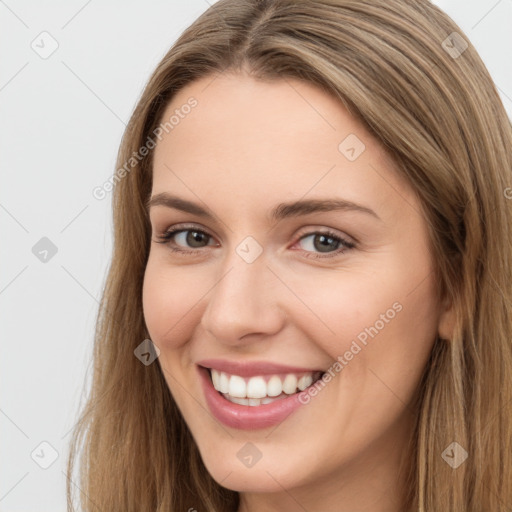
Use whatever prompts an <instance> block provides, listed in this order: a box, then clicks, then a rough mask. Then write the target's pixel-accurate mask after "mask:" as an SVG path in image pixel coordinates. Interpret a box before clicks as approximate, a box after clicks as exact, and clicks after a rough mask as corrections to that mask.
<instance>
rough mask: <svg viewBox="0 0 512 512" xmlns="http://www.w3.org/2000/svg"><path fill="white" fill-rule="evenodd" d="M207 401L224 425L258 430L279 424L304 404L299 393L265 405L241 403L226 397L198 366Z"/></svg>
mask: <svg viewBox="0 0 512 512" xmlns="http://www.w3.org/2000/svg"><path fill="white" fill-rule="evenodd" d="M198 370H199V375H200V378H201V383H202V386H203V390H204V394H205V397H206V402H207V404H208V407H209V408H210V411H211V412H212V414H213V415H214V416H215V418H217V419H218V420H219V421H220V422H222V423H223V424H224V425H226V426H228V427H231V428H237V429H242V430H256V429H261V428H267V427H271V426H273V425H277V424H278V423H281V422H282V421H283V420H285V419H286V418H287V417H288V416H289V415H290V414H292V413H293V412H294V411H296V410H297V409H298V408H299V407H300V406H301V405H304V404H302V403H301V402H300V401H299V396H300V392H299V393H295V394H293V395H290V396H289V397H287V398H283V399H281V400H276V401H275V402H272V403H270V404H265V405H256V406H250V405H239V404H235V403H233V402H230V401H229V400H227V399H226V398H224V397H223V396H222V395H221V394H220V393H219V392H218V391H217V390H216V389H215V388H214V387H213V383H212V381H211V379H210V373H209V371H208V370H207V369H206V368H203V367H201V366H198Z"/></svg>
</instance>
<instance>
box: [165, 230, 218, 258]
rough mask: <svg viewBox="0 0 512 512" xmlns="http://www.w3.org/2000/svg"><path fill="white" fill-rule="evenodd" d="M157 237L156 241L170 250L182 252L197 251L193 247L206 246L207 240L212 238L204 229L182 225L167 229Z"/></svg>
mask: <svg viewBox="0 0 512 512" xmlns="http://www.w3.org/2000/svg"><path fill="white" fill-rule="evenodd" d="M157 238H158V240H157V243H160V244H167V245H168V246H169V248H170V249H171V251H175V252H180V253H182V254H190V253H196V252H197V251H196V250H194V249H201V248H203V247H207V246H208V242H209V241H210V240H213V238H212V236H211V235H209V234H208V233H206V232H205V231H202V230H200V229H196V228H192V227H189V228H187V227H183V226H177V227H175V228H173V229H169V230H168V231H166V232H165V233H162V234H161V235H159V236H158V237H157ZM205 242H206V244H205ZM212 245H215V244H212ZM183 247H185V248H183ZM187 247H191V248H192V250H188V249H186V248H187Z"/></svg>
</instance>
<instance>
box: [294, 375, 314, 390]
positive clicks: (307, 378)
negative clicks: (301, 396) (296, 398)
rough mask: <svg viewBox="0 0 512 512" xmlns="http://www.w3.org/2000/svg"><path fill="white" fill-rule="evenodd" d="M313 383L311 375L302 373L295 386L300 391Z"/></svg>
mask: <svg viewBox="0 0 512 512" xmlns="http://www.w3.org/2000/svg"><path fill="white" fill-rule="evenodd" d="M311 384H313V377H311V375H303V376H302V377H301V378H300V379H299V382H298V383H297V386H298V387H299V389H300V390H301V391H304V390H305V389H306V388H309V386H311Z"/></svg>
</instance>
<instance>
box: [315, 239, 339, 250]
mask: <svg viewBox="0 0 512 512" xmlns="http://www.w3.org/2000/svg"><path fill="white" fill-rule="evenodd" d="M318 239H320V240H321V245H317V244H315V249H318V250H319V251H320V252H328V250H325V249H329V244H332V243H334V244H337V241H336V240H335V239H334V238H332V237H330V236H327V235H318ZM334 249H336V247H334Z"/></svg>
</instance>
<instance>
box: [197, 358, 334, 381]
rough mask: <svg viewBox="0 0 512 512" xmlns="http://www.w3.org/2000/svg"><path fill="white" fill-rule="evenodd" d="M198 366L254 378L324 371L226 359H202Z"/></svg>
mask: <svg viewBox="0 0 512 512" xmlns="http://www.w3.org/2000/svg"><path fill="white" fill-rule="evenodd" d="M197 364H198V365H199V366H203V367H204V368H213V369H214V370H219V371H221V372H226V373H229V374H230V375H239V376H240V377H255V376H257V375H274V374H276V373H306V372H317V371H319V372H322V373H323V371H324V370H321V369H317V368H305V367H299V366H287V365H284V364H280V363H274V362H270V361H230V360H228V359H203V360H201V361H198V362H197Z"/></svg>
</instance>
